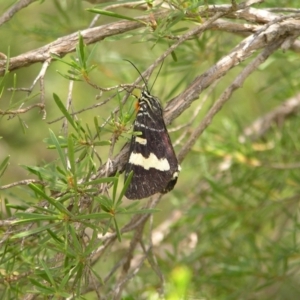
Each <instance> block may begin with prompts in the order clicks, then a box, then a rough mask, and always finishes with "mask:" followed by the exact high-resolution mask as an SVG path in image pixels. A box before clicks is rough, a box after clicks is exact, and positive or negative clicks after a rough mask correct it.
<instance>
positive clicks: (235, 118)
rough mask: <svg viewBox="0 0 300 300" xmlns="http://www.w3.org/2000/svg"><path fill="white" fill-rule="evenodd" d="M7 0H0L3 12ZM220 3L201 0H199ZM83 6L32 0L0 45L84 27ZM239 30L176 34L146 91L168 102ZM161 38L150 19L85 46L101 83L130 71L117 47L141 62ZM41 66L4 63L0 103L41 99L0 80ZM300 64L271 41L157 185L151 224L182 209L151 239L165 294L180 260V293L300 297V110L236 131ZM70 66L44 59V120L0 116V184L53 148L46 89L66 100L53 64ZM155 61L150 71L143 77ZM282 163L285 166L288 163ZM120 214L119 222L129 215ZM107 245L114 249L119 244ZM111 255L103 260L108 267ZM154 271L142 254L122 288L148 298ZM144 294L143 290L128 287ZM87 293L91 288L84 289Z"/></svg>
mask: <svg viewBox="0 0 300 300" xmlns="http://www.w3.org/2000/svg"><path fill="white" fill-rule="evenodd" d="M14 2H15V1H10V0H7V1H1V2H0V13H2V12H3V11H5V10H6V9H8V7H9V6H10V5H11V4H12V3H14ZM228 3H229V1H219V2H217V1H204V3H203V5H205V4H228ZM267 5H268V7H270V6H276V5H282V3H281V4H280V3H278V1H268V3H265V4H261V5H260V6H257V7H258V8H263V7H264V6H265V7H266V6H267ZM284 6H285V7H293V8H297V7H298V6H299V3H298V2H296V1H285V3H284ZM90 7H93V5H92V4H91V3H89V2H86V1H78V0H73V1H58V0H56V1H55V0H51V1H50V0H48V1H37V2H35V3H33V4H31V5H29V6H28V7H27V8H25V9H23V10H21V11H20V12H19V13H18V14H16V15H15V16H14V17H13V19H12V20H10V21H9V22H7V23H5V24H3V25H2V26H1V28H0V40H1V43H0V52H2V53H5V54H7V53H8V52H9V53H10V56H11V57H14V56H17V55H20V54H22V53H24V52H26V51H30V50H32V49H36V48H38V47H41V46H43V45H45V44H47V43H50V42H52V41H54V40H55V39H57V38H59V37H61V36H64V35H68V34H71V33H73V32H76V31H80V30H83V29H85V28H87V27H88V26H89V24H90V22H91V21H92V19H93V17H94V14H92V13H90V12H87V11H85V9H86V8H90ZM116 12H118V13H123V14H126V15H130V16H138V15H140V14H141V12H139V11H138V10H136V11H134V10H133V11H131V10H128V11H125V10H117V11H116ZM115 21H116V19H114V18H110V17H105V16H100V18H99V20H98V22H97V25H102V24H106V23H110V22H115ZM193 25H194V24H193V23H192V22H190V21H187V20H185V21H181V22H179V23H178V24H176V26H175V28H174V29H177V30H178V32H180V31H182V32H184V30H187V28H191V27H192V26H193ZM242 39H243V37H241V36H238V35H233V34H232V33H225V32H218V31H207V32H205V33H204V34H203V35H202V36H201V38H200V39H195V40H190V41H187V42H185V43H184V44H183V45H181V46H180V47H179V48H178V49H177V50H176V56H177V61H174V60H173V59H172V58H171V57H168V58H167V59H166V60H165V62H164V64H163V67H162V70H161V72H160V74H159V75H158V78H157V80H156V82H155V85H154V87H153V89H152V93H153V94H154V95H156V96H159V98H160V99H161V101H162V103H163V105H165V103H166V102H167V101H169V100H171V99H172V98H173V97H174V96H176V95H177V94H178V93H180V92H181V91H183V90H184V89H185V88H186V87H187V86H188V84H189V83H190V82H191V81H192V80H193V78H195V76H197V75H200V74H202V73H203V72H204V71H205V70H207V69H208V68H209V67H210V66H212V65H213V64H214V63H215V62H217V61H218V59H220V58H221V57H222V56H224V55H226V54H227V53H228V52H229V51H230V50H231V49H232V48H233V47H235V46H236V45H237V44H238V43H239V42H240V41H241V40H242ZM169 45H170V42H169V41H168V40H166V39H164V38H161V37H159V36H157V35H156V34H155V33H152V32H151V30H150V29H149V28H148V29H145V28H142V29H140V30H136V31H134V32H130V33H128V34H126V35H120V36H116V37H112V38H107V39H105V40H104V41H101V42H99V43H97V45H91V46H89V49H90V51H93V55H92V58H93V60H92V63H93V64H96V65H97V68H96V69H95V70H94V71H93V72H92V73H91V78H92V80H93V81H94V82H95V83H96V84H98V85H100V86H102V87H110V86H115V85H119V84H123V83H131V82H133V81H134V80H135V79H136V78H137V76H138V74H137V73H136V71H135V70H134V69H133V68H132V66H130V64H128V63H127V62H125V61H124V60H123V59H129V60H131V61H132V62H133V63H134V64H135V65H136V66H137V67H138V68H139V70H140V71H141V72H142V71H144V70H145V69H146V68H147V67H148V66H149V65H150V64H151V63H152V62H153V61H154V60H155V59H156V58H157V57H158V56H159V55H160V54H162V53H163V52H164V51H165V50H166V49H168V47H169ZM71 55H74V54H70V55H67V56H65V57H64V60H66V61H69V60H70V56H71ZM249 61H250V59H249V60H248V61H246V62H244V63H242V64H241V65H239V66H237V67H235V68H234V69H233V70H231V71H230V72H229V73H228V74H227V75H226V76H225V77H224V78H222V79H221V80H220V82H219V83H218V84H217V85H216V87H215V88H214V89H213V90H212V91H211V90H209V89H208V90H207V91H204V93H202V95H200V98H199V100H198V101H195V102H194V103H193V105H192V106H191V107H190V108H189V109H188V110H187V111H185V112H184V113H183V114H182V115H181V116H180V117H179V118H177V119H176V120H175V121H174V122H173V123H172V124H171V125H170V126H169V129H170V132H171V133H170V136H171V139H172V140H173V141H176V139H177V138H178V137H179V136H180V134H181V131H180V130H177V131H173V130H172V129H174V128H176V127H177V126H179V125H182V124H185V123H187V122H188V121H189V120H190V118H191V115H192V113H193V112H194V110H195V109H196V107H197V106H198V105H199V103H200V101H202V100H203V99H206V101H205V103H204V105H203V108H202V109H201V111H200V113H199V115H198V116H197V118H196V120H195V122H194V124H193V127H196V125H197V124H198V123H199V122H200V121H201V119H202V118H203V116H205V114H206V112H207V110H208V109H209V108H210V107H211V105H212V103H214V101H215V100H216V99H218V97H219V95H220V94H221V93H222V91H223V90H224V89H225V88H226V87H227V86H228V85H229V84H230V83H231V82H232V81H233V79H234V78H235V76H237V75H238V74H239V72H240V71H241V70H242V69H243V68H244V67H245V66H246V65H247V63H249ZM41 66H42V65H41V64H34V65H32V66H30V67H26V68H22V69H20V70H16V71H13V72H11V73H10V74H9V76H8V77H7V79H6V82H5V87H6V89H5V90H4V92H3V94H2V97H1V99H0V109H2V110H5V109H7V108H8V107H10V106H11V105H14V104H17V105H16V107H15V109H16V108H17V107H18V106H19V105H20V104H21V103H22V102H23V101H24V100H26V101H27V102H26V106H27V105H29V104H33V103H36V102H38V101H39V95H38V92H39V85H38V84H37V85H36V86H35V88H34V90H33V92H32V93H31V96H32V95H35V96H34V97H32V98H31V99H29V100H28V97H31V96H28V95H27V94H26V92H21V91H16V92H15V93H13V92H11V91H8V90H7V88H9V87H13V86H14V80H15V82H16V87H18V88H21V87H30V86H31V84H32V83H33V81H34V79H35V78H36V76H37V75H38V73H39V71H40V68H41ZM299 68H300V60H299V53H295V52H293V51H286V52H283V51H281V50H278V51H277V52H276V53H275V54H274V55H272V57H270V58H269V59H268V60H267V61H266V62H265V63H264V64H263V65H262V66H260V67H259V69H258V70H257V71H256V72H254V73H253V74H252V75H251V76H250V77H249V78H248V79H247V80H246V82H245V84H244V86H243V87H242V88H241V89H239V90H237V91H236V92H235V93H234V94H233V96H232V98H231V99H230V101H229V102H228V103H226V105H225V106H224V108H223V109H222V111H221V112H220V113H218V114H217V116H216V117H215V119H214V120H213V123H212V124H211V125H210V126H209V128H208V129H207V130H206V131H205V132H204V134H203V135H202V136H201V138H200V139H199V140H198V141H197V143H196V144H195V146H194V147H193V149H192V151H191V152H190V153H189V154H188V156H187V157H186V159H185V160H184V162H183V163H182V173H181V175H180V179H179V181H178V184H177V186H176V188H175V189H174V191H172V192H171V193H169V194H168V195H165V196H164V199H163V201H162V202H161V203H160V205H159V209H160V211H159V212H158V213H155V215H154V218H155V224H160V223H161V222H163V221H164V220H166V219H167V218H168V216H169V215H170V212H174V211H179V212H180V213H181V214H182V216H181V218H180V219H179V221H178V222H176V223H175V224H173V227H172V228H171V233H170V234H169V235H168V236H167V238H166V240H165V241H164V246H163V247H161V248H159V247H158V248H157V249H154V253H155V254H156V256H157V259H158V263H159V266H160V268H161V269H162V271H163V273H164V275H165V277H166V279H167V283H168V291H169V295H170V297H169V298H168V299H177V298H172V293H175V294H176V293H177V292H176V291H177V290H176V288H177V287H178V286H177V283H176V282H177V281H176V280H177V279H176V278H177V277H176V276H177V275H176V270H177V269H178V268H179V269H180V268H183V269H180V270H181V271H180V273H181V274H187V275H186V276H187V277H186V278H187V279H186V278H184V280H186V285H185V288H186V289H187V290H188V291H187V296H186V297H187V299H291V300H294V299H298V295H299V292H300V288H299V271H300V269H299V263H300V260H299V255H300V252H299V233H298V228H299V216H298V210H299V168H298V167H297V164H299V161H300V151H299V149H300V142H299V129H298V128H299V126H300V124H299V123H300V122H299V116H298V115H296V114H295V115H293V116H291V117H290V118H289V119H286V120H283V122H282V123H281V124H279V126H277V125H274V126H273V127H272V128H271V130H270V131H269V132H268V133H267V134H266V135H265V136H264V137H263V138H262V139H260V140H258V141H255V142H252V141H247V142H246V143H240V142H239V136H240V135H241V134H242V132H243V129H244V128H245V127H246V126H248V125H249V124H251V122H253V121H254V120H255V119H256V118H258V117H260V116H262V115H264V114H265V113H267V112H269V111H270V110H271V109H272V108H275V107H277V106H278V105H280V104H281V103H282V102H283V101H285V100H287V99H288V98H290V97H293V96H295V95H296V94H298V92H299V84H300V81H299ZM67 70H68V68H67V67H66V65H64V64H63V63H61V62H54V63H52V64H51V66H50V67H49V69H48V70H47V73H46V76H45V91H46V94H45V95H46V111H47V117H46V119H45V120H43V119H42V114H41V113H39V110H38V109H33V110H31V111H29V112H27V113H25V114H22V115H20V116H19V117H14V118H8V117H7V116H4V117H1V119H0V136H2V137H3V138H2V139H1V140H0V161H2V160H3V159H4V158H5V157H6V156H7V155H10V156H11V160H10V165H9V167H8V169H7V171H6V172H5V174H4V176H3V177H2V178H1V185H5V184H8V183H12V182H15V181H18V180H22V179H25V178H32V175H28V174H27V171H26V170H24V169H23V168H22V165H43V164H44V163H45V162H51V161H53V160H54V159H55V158H57V154H56V152H55V151H53V150H49V149H47V145H46V144H45V143H44V142H43V140H44V139H45V138H48V136H49V133H48V129H49V128H50V129H52V130H53V131H54V132H55V133H56V134H57V135H58V134H60V132H61V126H62V121H59V122H56V123H54V124H48V122H50V121H52V120H54V119H56V118H58V117H60V116H61V112H60V111H59V109H58V108H57V107H56V105H55V103H54V101H53V93H56V94H58V96H59V97H60V98H61V99H62V101H64V102H66V101H67V95H68V85H69V81H68V80H67V79H65V78H63V77H62V76H61V75H60V74H59V73H58V72H57V71H59V72H61V73H66V72H67ZM157 71H158V70H157ZM157 71H156V72H154V73H153V74H152V76H151V78H150V81H149V86H150V87H151V86H152V83H153V82H154V80H155V77H156V74H157ZM98 94H99V93H98V91H96V90H95V89H94V88H92V87H91V86H89V85H88V84H87V83H85V82H75V83H74V91H73V107H74V110H75V111H77V110H79V109H82V108H86V107H88V106H91V105H93V104H95V103H96V102H97V101H101V99H100V100H98V99H96V96H97V95H98ZM10 101H11V104H10ZM118 105H119V103H118V99H113V100H112V101H110V102H108V103H107V104H106V105H105V106H101V107H100V108H99V109H93V110H88V111H86V112H84V113H81V114H80V115H79V116H78V117H79V118H80V119H82V122H83V123H88V124H90V125H92V124H93V118H94V117H95V116H96V117H97V118H98V121H99V124H101V123H102V122H103V121H104V119H106V118H107V117H108V116H109V115H110V113H111V111H112V110H113V109H114V108H116V107H117V106H118ZM129 106H130V103H128V107H129ZM21 124H23V125H21ZM25 127H26V128H25ZM24 128H25V129H24ZM109 138H110V135H109V133H107V139H109ZM125 142H126V139H124V138H121V139H120V140H119V141H118V143H117V147H116V149H115V154H116V153H117V152H118V150H119V149H121V147H122V146H123V145H124V143H125ZM184 142H185V139H182V140H181V141H180V142H179V143H178V144H177V145H176V146H175V151H176V152H178V151H179V150H180V148H181V146H182V145H184ZM101 151H104V152H105V149H104V150H103V148H101ZM101 156H102V157H103V158H105V157H107V153H106V152H105V153H101ZM278 165H280V166H282V168H279V167H278ZM286 165H289V166H291V167H286V168H285V167H284V166H286ZM16 194H17V195H18V196H19V197H20V201H21V199H22V197H23V195H22V190H21V191H20V190H17V191H16ZM5 196H6V197H8V198H9V199H10V200H11V201H13V202H14V201H15V200H16V199H15V198H13V197H11V195H10V193H9V192H8V193H6V194H5ZM123 221H124V223H126V222H127V221H128V219H126V220H123ZM195 237H196V242H195ZM120 252H122V251H120ZM113 255H114V257H113V260H114V259H116V257H118V256H119V255H122V253H118V252H116V253H114V254H113ZM109 266H110V265H109V264H108V266H106V267H105V268H107V270H108V269H109ZM99 269H101V268H100V267H99ZM174 272H175V273H174ZM174 274H175V275H174ZM172 276H173V277H172ZM174 276H175V277H174ZM174 278H175V279H174ZM156 281H157V277H156V276H155V275H154V274H153V271H152V270H150V268H149V266H147V265H146V266H144V267H143V268H142V269H141V271H140V272H139V274H138V276H137V277H136V278H135V279H134V280H133V281H132V283H131V284H130V285H129V287H128V289H127V298H124V299H150V297H152V296H151V295H152V294H154V292H153V291H154V288H153V287H155V284H156ZM178 289H180V287H178ZM174 291H175V292H174ZM141 294H142V295H143V297H142V296H141V298H137V297H138V296H137V295H141ZM144 294H145V295H146V296H145V295H144ZM93 297H94V295H90V298H87V299H93ZM124 297H126V295H125V296H124ZM153 297H154V296H153ZM153 299H155V298H153ZM178 299H179V298H178Z"/></svg>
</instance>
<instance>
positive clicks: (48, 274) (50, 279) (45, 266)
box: [40, 260, 56, 287]
mask: <svg viewBox="0 0 300 300" xmlns="http://www.w3.org/2000/svg"><path fill="white" fill-rule="evenodd" d="M40 264H41V265H42V266H43V269H44V271H45V273H46V275H47V278H48V279H49V280H48V281H49V282H50V283H51V284H52V286H53V287H56V283H55V281H54V278H53V276H52V274H51V272H50V270H49V268H48V266H47V264H45V262H44V261H43V260H40Z"/></svg>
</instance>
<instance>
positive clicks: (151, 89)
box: [150, 60, 164, 92]
mask: <svg viewBox="0 0 300 300" xmlns="http://www.w3.org/2000/svg"><path fill="white" fill-rule="evenodd" d="M163 64H164V60H163V61H162V63H161V65H160V67H159V70H158V73H157V75H156V77H155V79H154V81H153V84H152V86H151V89H150V92H151V90H152V88H153V86H154V83H155V82H156V79H157V77H158V75H159V73H160V71H161V68H162V66H163Z"/></svg>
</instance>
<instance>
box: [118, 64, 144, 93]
mask: <svg viewBox="0 0 300 300" xmlns="http://www.w3.org/2000/svg"><path fill="white" fill-rule="evenodd" d="M123 60H125V61H128V62H129V63H130V64H131V65H132V66H133V67H134V68H135V69H136V70H137V72H138V73H139V74H140V76H141V78H142V80H143V81H144V84H145V87H146V89H147V92H149V89H148V85H147V83H146V80H145V78H144V76H143V75H142V73H141V72H140V71H139V69H138V68H137V67H136V66H135V64H134V63H133V62H131V61H130V60H128V59H125V58H124V59H123Z"/></svg>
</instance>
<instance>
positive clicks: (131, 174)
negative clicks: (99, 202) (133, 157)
mask: <svg viewBox="0 0 300 300" xmlns="http://www.w3.org/2000/svg"><path fill="white" fill-rule="evenodd" d="M132 176H133V172H132V171H131V172H130V173H129V175H128V177H127V178H126V180H125V182H124V185H123V188H122V191H121V193H120V195H119V198H118V201H117V204H119V203H120V202H121V201H122V198H123V196H124V195H125V193H126V191H127V188H128V186H129V184H130V182H131V179H132Z"/></svg>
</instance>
